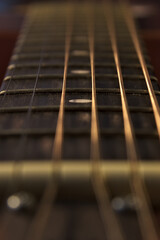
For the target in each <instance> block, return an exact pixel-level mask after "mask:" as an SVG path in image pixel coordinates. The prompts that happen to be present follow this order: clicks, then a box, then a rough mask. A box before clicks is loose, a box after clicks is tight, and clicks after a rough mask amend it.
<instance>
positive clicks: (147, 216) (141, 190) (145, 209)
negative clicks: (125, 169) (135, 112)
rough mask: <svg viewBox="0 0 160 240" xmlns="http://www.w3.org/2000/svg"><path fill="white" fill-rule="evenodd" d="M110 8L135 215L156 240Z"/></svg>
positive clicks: (150, 239) (146, 235)
mask: <svg viewBox="0 0 160 240" xmlns="http://www.w3.org/2000/svg"><path fill="white" fill-rule="evenodd" d="M111 11H113V10H112V6H111V4H108V8H107V11H106V12H107V14H106V16H107V26H108V30H109V33H110V38H111V43H112V49H113V54H114V59H115V64H116V68H117V74H118V79H119V86H120V92H121V101H122V112H123V119H124V131H125V138H126V145H127V155H128V161H129V162H130V170H131V177H130V184H131V189H132V193H134V194H135V195H136V197H138V199H140V201H141V205H142V206H140V207H139V206H138V207H139V208H138V209H137V214H138V217H139V223H140V227H141V233H142V236H143V238H144V239H148V240H153V239H154V240H158V236H157V233H156V230H155V227H154V222H153V217H152V212H151V208H150V201H149V199H148V194H147V192H146V188H145V185H144V181H143V179H142V178H141V176H140V174H139V171H138V169H139V160H138V154H137V150H136V143H135V134H134V129H133V125H132V121H131V117H130V113H129V108H128V103H127V98H126V93H125V88H124V81H123V75H122V70H121V63H120V60H119V53H118V47H117V40H116V30H115V25H114V19H113V16H112V15H111Z"/></svg>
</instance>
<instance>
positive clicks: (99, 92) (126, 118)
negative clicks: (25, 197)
mask: <svg viewBox="0 0 160 240" xmlns="http://www.w3.org/2000/svg"><path fill="white" fill-rule="evenodd" d="M138 32H139V30H138V29H137V27H136V24H135V21H134V19H133V16H132V13H131V10H130V7H129V6H128V5H124V4H121V5H120V4H111V3H106V4H105V3H101V4H96V3H95V4H92V5H91V4H87V3H86V4H85V3H83V4H81V3H77V4H69V3H66V4H33V5H31V6H30V7H29V9H28V14H27V17H26V20H25V23H24V26H23V28H22V30H21V33H20V36H19V39H18V41H17V44H16V47H15V49H14V52H13V55H12V57H11V61H10V64H9V66H8V70H7V73H6V76H5V78H4V80H3V84H2V87H1V92H0V104H1V105H0V127H1V129H0V136H1V140H0V143H1V151H0V160H1V161H0V173H1V180H2V181H1V184H0V187H1V189H3V188H4V186H5V187H6V188H7V189H9V190H8V192H15V190H16V191H17V190H25V189H29V190H30V191H31V192H34V193H39V192H41V193H42V191H44V194H43V197H42V203H43V204H42V206H45V204H46V202H47V203H48V207H47V208H46V209H45V214H44V215H43V213H44V209H43V207H42V206H41V203H40V207H39V208H38V210H37V214H36V217H35V219H34V221H35V222H36V224H34V221H33V226H31V230H30V231H29V236H28V238H27V239H36V240H39V239H41V238H40V236H39V235H41V234H42V233H43V231H44V229H43V227H44V226H45V225H46V222H45V221H46V220H45V219H48V216H49V212H50V210H51V203H52V202H53V201H54V198H55V195H56V194H57V191H58V190H57V189H58V186H59V183H60V189H61V190H59V192H60V194H59V195H58V196H61V197H62V195H63V199H67V198H68V199H72V200H73V199H75V198H77V197H78V198H80V197H87V198H90V197H91V196H92V197H95V198H96V199H97V202H98V206H99V208H100V213H101V215H102V222H103V225H104V229H105V234H104V235H109V236H110V239H111V240H112V239H117V236H119V237H118V239H120V240H123V239H124V237H123V233H121V228H120V227H119V224H117V220H115V219H116V216H115V215H114V212H113V209H112V208H111V205H109V204H110V201H111V199H112V198H114V197H117V196H123V197H124V196H126V195H127V194H129V193H131V194H132V195H133V196H135V198H136V199H140V202H141V204H142V206H143V207H137V209H136V211H137V215H138V220H139V222H140V227H139V228H140V229H139V230H138V231H140V232H141V235H142V237H143V238H144V239H145V240H151V239H152V240H157V239H158V238H157V234H156V231H155V227H154V221H153V219H152V210H150V200H148V195H149V196H150V198H151V200H152V201H154V202H155V203H157V202H159V199H160V196H159V195H158V193H157V190H158V186H159V181H160V178H159V172H160V170H159V169H160V164H159V162H158V160H159V157H160V147H159V139H160V125H159V122H160V110H159V104H160V88H159V85H158V80H157V78H156V77H155V75H154V70H153V67H152V66H151V63H150V60H149V57H148V55H147V51H146V49H145V46H144V43H143V41H142V39H141V38H140V36H139V33H138ZM9 179H11V180H12V181H11V182H10V181H8V180H9ZM48 179H49V184H48ZM153 179H154V188H152V186H153V185H152V181H153ZM84 185H85V187H83V186H84ZM44 186H45V187H44ZM78 186H80V189H79V188H78ZM123 186H124V188H123ZM53 190H54V191H53ZM55 192H56V194H55ZM148 193H149V194H148ZM116 200H117V199H116ZM113 203H114V202H113ZM107 213H108V215H107ZM39 214H40V215H39ZM37 216H40V218H41V219H43V221H42V222H43V223H42V222H40V221H38V220H36V219H37ZM43 216H44V218H43ZM146 217H147V219H149V221H148V222H146V221H145V218H146ZM41 224H42V225H43V227H42V225H41ZM136 224H137V223H136ZM37 226H38V228H39V229H41V230H40V233H41V234H38V230H37ZM144 228H145V229H147V230H146V231H144ZM106 229H107V230H106ZM108 229H109V230H108ZM114 229H116V231H115V230H114ZM34 234H35V235H34ZM139 234H140V233H139ZM35 236H36V237H35ZM41 236H42V235H41Z"/></svg>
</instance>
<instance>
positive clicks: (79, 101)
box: [69, 99, 92, 104]
mask: <svg viewBox="0 0 160 240" xmlns="http://www.w3.org/2000/svg"><path fill="white" fill-rule="evenodd" d="M69 102H70V103H82V104H83V103H91V102H92V100H91V99H70V100H69Z"/></svg>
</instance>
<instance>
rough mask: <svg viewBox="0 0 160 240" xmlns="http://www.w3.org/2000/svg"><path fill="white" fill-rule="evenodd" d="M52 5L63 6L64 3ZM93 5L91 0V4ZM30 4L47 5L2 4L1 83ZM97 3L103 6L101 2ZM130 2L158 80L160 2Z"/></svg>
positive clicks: (1, 0) (5, 0)
mask: <svg viewBox="0 0 160 240" xmlns="http://www.w3.org/2000/svg"><path fill="white" fill-rule="evenodd" d="M52 1H54V2H63V0H52ZM81 1H82V0H81ZM83 1H86V0H83ZM92 1H93V0H90V2H92ZM31 2H45V0H39V1H37V0H0V83H1V82H2V79H3V77H4V75H5V72H6V67H7V65H8V62H9V59H10V56H11V54H12V51H13V48H14V45H15V42H16V39H17V36H18V33H19V30H20V27H21V25H22V23H23V19H24V17H25V12H26V9H27V5H28V4H30V3H31ZM74 2H75V0H74ZM97 2H100V0H99V1H97ZM114 2H115V1H114ZM129 2H130V3H131V5H132V8H133V13H134V16H135V18H136V20H137V21H138V23H139V26H140V29H141V33H142V38H143V39H144V41H145V44H146V47H147V49H148V53H149V56H150V57H151V62H152V64H153V66H154V68H155V73H156V76H157V77H158V78H159V76H160V63H159V62H160V61H159V59H160V57H159V56H160V1H159V0H130V1H129Z"/></svg>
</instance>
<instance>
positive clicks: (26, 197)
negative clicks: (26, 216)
mask: <svg viewBox="0 0 160 240" xmlns="http://www.w3.org/2000/svg"><path fill="white" fill-rule="evenodd" d="M33 205H34V199H33V197H32V196H31V195H30V194H28V193H25V192H19V193H16V194H13V195H11V196H9V197H8V199H7V207H8V208H9V209H10V210H12V211H18V210H21V209H24V208H26V209H28V208H31V207H32V206H33Z"/></svg>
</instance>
